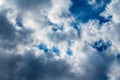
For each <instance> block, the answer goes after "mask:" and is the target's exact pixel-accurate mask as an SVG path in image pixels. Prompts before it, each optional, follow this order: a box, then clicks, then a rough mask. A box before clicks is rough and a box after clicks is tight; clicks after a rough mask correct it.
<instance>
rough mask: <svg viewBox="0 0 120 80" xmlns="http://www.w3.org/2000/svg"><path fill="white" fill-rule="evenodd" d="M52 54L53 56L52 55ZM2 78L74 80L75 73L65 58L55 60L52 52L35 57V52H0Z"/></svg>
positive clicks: (3, 79) (0, 74)
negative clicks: (71, 70)
mask: <svg viewBox="0 0 120 80" xmlns="http://www.w3.org/2000/svg"><path fill="white" fill-rule="evenodd" d="M50 56H51V57H50ZM0 64H1V65H0V79H1V80H61V79H62V80H73V79H76V77H75V75H74V74H73V73H71V72H70V67H69V65H68V64H67V63H66V62H65V61H64V60H55V59H53V58H52V54H51V55H49V56H48V57H47V56H46V55H41V56H39V57H37V58H36V57H35V55H34V54H33V53H26V54H25V55H22V56H21V55H14V54H13V55H9V54H2V53H1V54H0Z"/></svg>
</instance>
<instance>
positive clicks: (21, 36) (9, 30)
mask: <svg viewBox="0 0 120 80" xmlns="http://www.w3.org/2000/svg"><path fill="white" fill-rule="evenodd" d="M6 13H7V12H4V11H1V12H0V48H3V49H14V48H15V47H16V45H17V44H21V43H24V44H26V43H28V42H29V41H30V40H28V37H29V35H30V33H31V31H30V30H26V29H23V30H20V31H18V30H16V29H15V26H14V25H13V24H12V23H11V22H10V21H9V20H8V18H7V17H6ZM27 40H28V41H27Z"/></svg>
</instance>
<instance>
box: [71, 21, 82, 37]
mask: <svg viewBox="0 0 120 80" xmlns="http://www.w3.org/2000/svg"><path fill="white" fill-rule="evenodd" d="M71 26H72V27H73V28H74V29H75V30H76V31H77V34H78V37H79V38H80V35H81V31H82V30H81V27H80V26H79V25H78V23H76V22H72V23H71Z"/></svg>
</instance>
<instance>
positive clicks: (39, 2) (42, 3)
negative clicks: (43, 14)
mask: <svg viewBox="0 0 120 80" xmlns="http://www.w3.org/2000/svg"><path fill="white" fill-rule="evenodd" d="M12 3H13V4H16V6H17V7H18V8H19V9H21V10H36V9H39V10H40V9H43V8H48V6H49V7H50V6H51V0H13V1H12ZM38 7H39V8H38Z"/></svg>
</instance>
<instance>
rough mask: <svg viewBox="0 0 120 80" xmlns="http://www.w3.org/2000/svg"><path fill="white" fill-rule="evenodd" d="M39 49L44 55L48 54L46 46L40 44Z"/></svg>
mask: <svg viewBox="0 0 120 80" xmlns="http://www.w3.org/2000/svg"><path fill="white" fill-rule="evenodd" d="M39 49H40V50H43V51H44V52H45V53H48V51H49V50H48V48H47V46H46V45H45V44H40V45H39Z"/></svg>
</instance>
